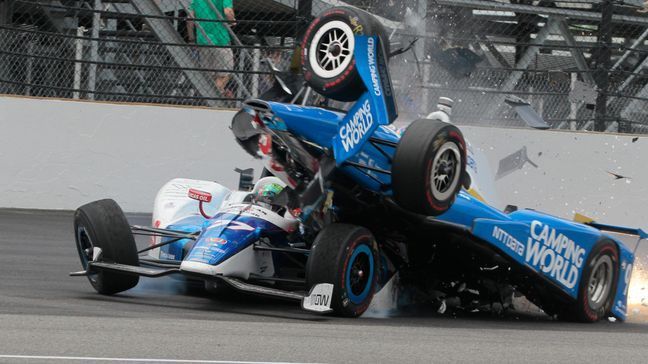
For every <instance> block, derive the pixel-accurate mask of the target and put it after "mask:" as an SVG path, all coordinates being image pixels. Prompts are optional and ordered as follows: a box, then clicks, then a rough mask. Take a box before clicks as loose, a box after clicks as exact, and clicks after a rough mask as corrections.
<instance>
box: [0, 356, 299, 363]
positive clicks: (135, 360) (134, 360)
mask: <svg viewBox="0 0 648 364" xmlns="http://www.w3.org/2000/svg"><path fill="white" fill-rule="evenodd" d="M0 359H25V360H67V361H70V360H77V361H114V362H132V363H206V364H298V363H288V362H276V361H235V360H181V359H151V358H99V357H91V356H49V355H0Z"/></svg>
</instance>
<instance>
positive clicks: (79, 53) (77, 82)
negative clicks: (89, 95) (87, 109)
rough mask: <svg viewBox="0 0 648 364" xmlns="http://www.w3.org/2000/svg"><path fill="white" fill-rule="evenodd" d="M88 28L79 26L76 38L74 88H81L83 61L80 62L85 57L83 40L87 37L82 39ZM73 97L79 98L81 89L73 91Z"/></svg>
mask: <svg viewBox="0 0 648 364" xmlns="http://www.w3.org/2000/svg"><path fill="white" fill-rule="evenodd" d="M85 31H86V29H85V28H84V27H78V28H77V33H76V35H77V37H78V38H76V39H75V40H74V60H75V61H76V62H74V83H73V86H72V88H74V90H80V89H81V71H82V68H81V67H82V65H83V64H82V63H81V62H79V61H81V60H82V59H83V42H85V39H82V38H81V37H83V34H84V33H85ZM72 98H73V99H78V98H79V91H73V92H72Z"/></svg>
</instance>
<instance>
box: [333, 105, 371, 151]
mask: <svg viewBox="0 0 648 364" xmlns="http://www.w3.org/2000/svg"><path fill="white" fill-rule="evenodd" d="M373 123H374V118H373V114H372V113H371V104H370V103H369V100H365V102H364V104H363V105H362V107H360V108H359V109H358V110H357V111H356V113H355V114H354V115H353V117H352V118H351V119H350V120H349V121H348V122H347V123H346V124H345V125H342V127H341V128H340V132H339V136H340V140H341V141H342V147H343V148H344V151H345V152H347V153H348V152H349V151H350V150H353V148H355V146H356V145H358V144H360V142H361V141H362V139H363V138H364V136H365V135H366V134H367V133H368V132H369V131H370V130H371V127H372V126H373Z"/></svg>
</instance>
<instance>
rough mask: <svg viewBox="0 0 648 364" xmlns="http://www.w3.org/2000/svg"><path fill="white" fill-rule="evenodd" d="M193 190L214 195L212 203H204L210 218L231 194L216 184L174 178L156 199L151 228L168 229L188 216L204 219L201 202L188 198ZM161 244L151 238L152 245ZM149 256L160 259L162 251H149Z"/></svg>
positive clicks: (158, 240)
mask: <svg viewBox="0 0 648 364" xmlns="http://www.w3.org/2000/svg"><path fill="white" fill-rule="evenodd" d="M191 188H193V189H197V190H200V191H204V192H209V193H210V194H211V195H212V200H211V202H209V203H203V209H204V211H205V213H206V214H207V215H208V216H212V215H214V214H216V212H217V211H218V210H219V209H220V208H221V206H222V205H223V202H224V201H225V200H226V199H227V198H228V197H229V196H230V194H231V191H230V190H229V189H228V188H226V187H224V186H222V185H220V184H218V183H216V182H210V181H200V180H194V179H187V178H174V179H172V180H171V181H169V182H167V183H166V184H165V185H164V186H162V188H160V190H159V191H158V194H157V196H156V197H155V203H154V204H153V219H152V221H151V226H153V227H159V228H166V227H168V226H169V225H171V224H173V223H175V222H177V221H179V220H181V219H183V218H186V217H188V216H201V217H202V215H201V214H200V210H199V202H198V201H196V200H193V199H191V198H189V197H188V192H189V189H191ZM203 219H204V218H203ZM159 242H160V237H155V238H154V237H152V238H151V243H152V244H157V243H159ZM149 256H151V257H153V258H156V259H157V258H160V249H159V248H156V249H152V250H149Z"/></svg>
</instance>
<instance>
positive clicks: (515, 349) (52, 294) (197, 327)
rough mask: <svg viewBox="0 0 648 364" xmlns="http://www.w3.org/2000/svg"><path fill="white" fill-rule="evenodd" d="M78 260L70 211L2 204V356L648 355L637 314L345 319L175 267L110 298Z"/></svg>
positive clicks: (1, 359)
mask: <svg viewBox="0 0 648 364" xmlns="http://www.w3.org/2000/svg"><path fill="white" fill-rule="evenodd" d="M129 218H130V219H131V222H132V223H137V224H147V223H148V218H147V217H146V216H129ZM79 269H80V265H79V262H78V258H77V255H76V251H75V248H74V243H73V233H72V215H71V213H70V212H42V211H23V210H0V363H5V362H7V363H32V362H34V363H49V362H97V363H103V362H161V359H165V360H169V361H168V362H188V361H190V360H193V361H194V362H232V361H233V362H236V361H238V362H241V361H245V362H268V361H269V362H320V363H322V362H329V363H340V362H357V363H368V362H381V363H396V362H398V363H401V362H406V363H409V362H426V363H429V362H519V361H525V362H590V363H591V362H625V363H634V362H636V363H640V362H643V363H646V362H648V323H644V322H636V321H637V320H635V322H632V320H631V321H630V322H625V323H619V322H607V321H606V322H600V323H598V324H575V323H565V322H558V321H554V320H551V319H549V318H547V317H545V316H541V315H533V314H529V313H510V314H508V315H506V316H505V317H497V318H494V317H491V316H489V315H479V314H477V315H464V316H462V317H455V318H453V317H445V316H439V315H436V314H434V313H432V312H425V311H423V312H416V313H413V312H407V313H402V314H400V315H398V316H397V317H390V318H380V319H379V318H364V317H363V318H360V319H341V318H336V317H328V316H316V315H312V314H309V313H305V312H302V311H301V310H300V309H299V307H298V306H297V305H295V304H292V303H286V302H282V301H276V300H268V299H266V298H258V297H250V296H241V295H237V296H234V297H229V298H217V297H210V296H207V295H201V294H194V295H191V294H179V293H183V292H182V291H183V290H184V285H183V284H181V283H180V282H178V281H174V280H173V279H171V278H166V279H162V280H152V279H145V280H142V281H141V283H140V285H139V286H138V287H136V288H135V289H134V290H131V291H128V292H125V293H123V294H120V295H117V296H113V297H105V296H101V295H99V294H96V293H95V292H94V291H93V290H92V288H91V287H90V285H89V283H88V282H87V280H86V279H85V278H84V277H69V276H68V272H71V271H76V270H79Z"/></svg>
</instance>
